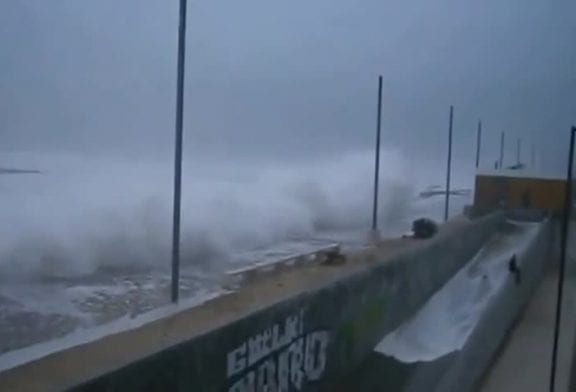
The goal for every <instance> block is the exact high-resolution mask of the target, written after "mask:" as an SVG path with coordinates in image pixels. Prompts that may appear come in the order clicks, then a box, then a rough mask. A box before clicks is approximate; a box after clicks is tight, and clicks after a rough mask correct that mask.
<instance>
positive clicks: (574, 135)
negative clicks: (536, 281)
mask: <svg viewBox="0 0 576 392" xmlns="http://www.w3.org/2000/svg"><path fill="white" fill-rule="evenodd" d="M575 139H576V127H572V129H571V131H570V150H569V153H568V170H567V174H566V187H565V188H564V189H565V190H564V216H563V217H562V232H561V238H560V241H561V243H560V271H559V273H558V294H557V297H556V319H555V321H554V344H553V348H552V368H551V371H550V392H554V391H555V388H556V370H557V367H558V343H559V338H560V324H561V322H562V297H563V295H564V275H565V273H566V256H567V249H566V248H567V246H568V234H569V230H570V216H571V215H572V166H573V165H574V141H575Z"/></svg>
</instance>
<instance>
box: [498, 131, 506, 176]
mask: <svg viewBox="0 0 576 392" xmlns="http://www.w3.org/2000/svg"><path fill="white" fill-rule="evenodd" d="M505 137H506V134H505V133H504V132H502V133H501V134H500V159H499V160H498V168H499V169H500V170H502V166H503V165H504V138H505Z"/></svg>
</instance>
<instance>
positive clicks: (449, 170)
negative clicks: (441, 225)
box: [444, 106, 454, 222]
mask: <svg viewBox="0 0 576 392" xmlns="http://www.w3.org/2000/svg"><path fill="white" fill-rule="evenodd" d="M453 122H454V106H450V125H449V126H448V163H447V165H446V199H445V203H444V222H446V221H448V215H449V213H448V210H449V208H450V177H451V175H452V124H453Z"/></svg>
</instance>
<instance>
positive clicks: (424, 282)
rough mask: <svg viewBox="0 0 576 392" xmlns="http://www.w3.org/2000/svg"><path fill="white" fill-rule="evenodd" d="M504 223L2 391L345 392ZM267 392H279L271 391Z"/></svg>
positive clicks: (265, 287)
mask: <svg viewBox="0 0 576 392" xmlns="http://www.w3.org/2000/svg"><path fill="white" fill-rule="evenodd" d="M502 222H503V216H502V215H501V214H495V215H491V216H488V217H484V218H480V219H477V220H473V221H469V220H466V219H459V220H457V221H455V222H451V223H450V224H448V225H446V226H445V227H444V228H443V229H442V230H441V231H440V233H439V234H438V235H437V236H436V237H435V238H433V239H432V240H426V241H411V240H403V241H400V242H401V244H399V245H398V244H397V245H394V246H392V248H394V249H395V251H393V252H391V251H387V250H386V249H385V247H383V248H382V249H371V250H368V251H366V252H364V253H362V254H360V255H350V256H349V258H348V262H347V263H346V264H347V265H346V266H344V267H340V266H314V267H309V268H301V269H299V271H298V272H294V271H293V272H287V273H283V275H282V276H271V277H267V278H266V281H265V282H254V283H253V284H251V285H250V286H249V287H245V288H242V289H240V290H239V291H238V292H237V293H234V294H231V295H229V296H227V297H224V298H220V299H217V300H214V301H212V302H209V303H207V304H205V305H203V306H201V307H198V308H194V309H190V310H187V311H185V312H182V313H180V314H177V315H175V316H171V317H168V318H165V319H162V320H158V321H155V322H152V323H150V324H147V325H144V326H142V327H140V328H138V329H135V330H131V331H125V332H121V333H118V334H115V335H113V336H109V337H106V338H103V339H100V340H97V341H94V342H91V343H87V344H84V345H81V346H78V347H74V348H70V349H67V350H65V351H62V352H58V353H54V354H52V355H50V356H47V357H45V358H41V359H39V360H36V361H33V362H30V363H27V364H24V365H22V366H19V367H16V368H13V369H10V370H6V371H4V372H2V373H0V389H2V390H10V391H16V390H38V391H40V390H41V391H49V390H62V389H72V390H78V391H144V390H146V391H155V390H158V391H198V392H212V391H214V392H216V391H235V392H241V391H265V390H279V391H315V390H334V388H335V385H337V384H338V383H339V382H340V380H341V379H342V377H343V376H344V375H345V374H347V373H349V372H351V371H352V370H354V369H355V368H357V367H358V366H359V365H360V364H361V363H362V362H363V361H364V360H365V358H366V357H367V356H368V355H370V353H371V352H372V349H373V347H374V346H375V345H376V344H377V342H378V341H379V340H380V339H381V338H382V337H383V336H384V335H385V334H386V333H388V332H390V331H392V330H393V329H395V328H396V327H398V326H399V325H400V323H401V322H403V321H404V320H406V319H407V318H408V317H410V316H411V315H412V314H413V313H414V312H415V311H416V310H417V309H418V308H419V307H421V306H422V304H423V303H424V302H426V300H427V299H428V298H429V297H430V296H431V295H432V294H433V293H434V292H436V291H437V290H438V289H439V288H440V287H441V286H442V285H443V284H444V283H445V282H446V281H447V280H448V279H449V278H450V277H451V276H453V275H454V273H455V272H456V271H458V270H459V269H460V268H461V267H462V266H463V265H464V264H465V263H466V262H468V261H469V260H470V258H471V257H473V256H474V254H475V253H476V252H477V251H478V250H479V249H480V248H481V247H482V245H483V243H484V242H485V241H486V240H487V238H488V237H489V236H490V235H491V234H492V233H493V232H494V231H496V230H497V228H498V227H499V225H501V224H502ZM267 388H268V389H267Z"/></svg>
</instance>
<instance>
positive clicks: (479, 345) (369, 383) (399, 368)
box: [341, 220, 554, 392]
mask: <svg viewBox="0 0 576 392" xmlns="http://www.w3.org/2000/svg"><path fill="white" fill-rule="evenodd" d="M553 235H554V222H553V221H551V220H546V221H545V222H543V223H542V224H541V225H540V228H539V232H538V234H537V236H536V237H535V238H534V240H533V241H531V242H530V244H529V245H528V246H527V247H526V248H525V249H522V251H521V252H520V253H519V254H517V255H516V256H517V261H518V264H519V266H520V268H521V271H522V275H521V276H522V278H521V281H520V282H517V281H516V279H515V276H513V275H512V274H510V276H509V277H508V279H507V280H506V281H505V283H504V285H503V286H502V287H500V288H499V289H498V291H497V292H496V294H495V296H494V297H493V298H492V299H491V301H490V303H489V305H488V306H487V307H486V309H485V310H484V312H483V314H482V315H481V318H480V320H479V322H478V323H477V325H476V326H475V328H474V329H473V332H472V334H471V335H470V337H469V338H468V340H467V342H466V344H465V345H464V347H463V348H462V349H461V350H459V351H455V352H452V353H449V354H447V355H444V356H442V357H440V358H438V359H436V360H433V361H428V362H415V363H403V362H400V361H398V360H396V359H394V358H392V357H390V356H387V355H384V354H382V353H379V352H376V351H374V352H373V353H372V354H371V355H370V356H369V357H368V358H367V360H366V361H365V362H364V363H363V365H362V366H361V367H360V368H359V369H358V370H357V371H356V373H355V374H353V375H352V376H351V377H349V379H348V380H347V381H346V382H345V383H344V384H343V385H342V388H341V390H342V391H347V390H352V389H350V388H351V385H354V384H355V383H357V381H356V380H365V382H364V383H363V384H362V385H361V386H360V387H358V386H356V387H355V389H354V390H357V391H362V392H368V391H374V392H376V391H378V392H380V391H403V392H448V391H458V392H467V391H474V390H476V389H477V386H478V383H479V382H480V381H481V379H482V377H483V375H484V374H485V372H486V371H487V370H488V369H489V367H490V365H491V363H492V361H493V359H494V357H495V355H496V354H497V353H498V350H499V348H500V347H501V345H502V344H503V342H504V341H505V339H506V336H507V334H508V333H509V331H510V330H511V328H512V327H513V325H514V323H515V320H516V319H517V318H518V317H519V316H520V315H521V313H522V310H523V309H524V307H525V306H526V304H527V302H528V300H529V299H530V297H531V294H532V293H533V291H534V290H535V288H536V287H537V284H538V282H539V280H540V278H541V277H542V276H543V272H544V269H545V268H546V262H547V261H548V260H549V255H550V253H551V249H550V248H551V246H552V244H553V243H554V242H553V238H552V237H553ZM503 273H507V272H506V271H504V272H503Z"/></svg>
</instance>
